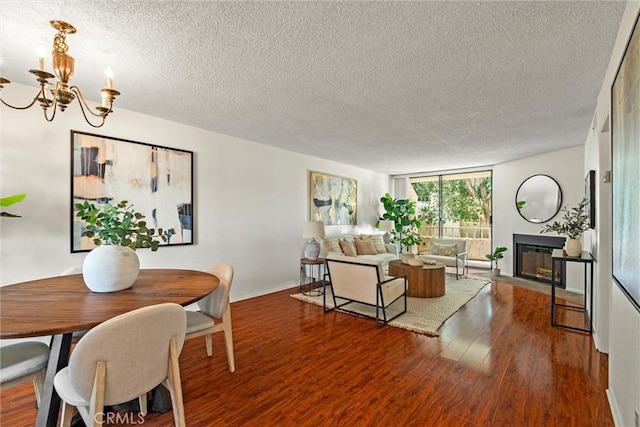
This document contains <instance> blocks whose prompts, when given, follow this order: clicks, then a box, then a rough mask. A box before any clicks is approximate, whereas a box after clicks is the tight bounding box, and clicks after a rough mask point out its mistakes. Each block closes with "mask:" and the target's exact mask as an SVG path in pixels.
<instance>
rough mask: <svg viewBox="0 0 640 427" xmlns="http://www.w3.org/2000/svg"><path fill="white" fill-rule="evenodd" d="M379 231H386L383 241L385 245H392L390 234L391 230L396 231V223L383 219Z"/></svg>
mask: <svg viewBox="0 0 640 427" xmlns="http://www.w3.org/2000/svg"><path fill="white" fill-rule="evenodd" d="M379 229H380V231H384V232H385V233H384V236H382V240H384V243H385V244H387V243H391V233H389V232H390V231H391V230H393V229H394V223H393V221H390V220H388V219H383V220H381V221H380V225H379Z"/></svg>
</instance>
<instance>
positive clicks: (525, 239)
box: [513, 234, 565, 288]
mask: <svg viewBox="0 0 640 427" xmlns="http://www.w3.org/2000/svg"><path fill="white" fill-rule="evenodd" d="M564 242H565V238H564V237H555V236H536V235H530V234H514V235H513V247H514V249H515V256H514V257H513V275H514V277H522V278H523V279H527V280H533V281H535V282H540V283H545V284H548V285H550V284H551V252H553V250H554V249H562V247H563V246H564ZM560 270H562V272H561V271H560ZM555 282H556V285H557V286H559V287H562V288H564V287H565V278H564V269H557V270H556V278H555Z"/></svg>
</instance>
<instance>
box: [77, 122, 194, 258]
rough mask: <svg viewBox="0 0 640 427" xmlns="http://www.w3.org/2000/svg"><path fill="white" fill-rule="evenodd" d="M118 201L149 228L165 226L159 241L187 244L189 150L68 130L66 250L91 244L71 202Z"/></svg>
mask: <svg viewBox="0 0 640 427" xmlns="http://www.w3.org/2000/svg"><path fill="white" fill-rule="evenodd" d="M122 200H126V201H128V202H129V204H130V205H133V206H135V210H136V211H138V212H141V213H142V214H144V215H145V217H146V218H145V220H146V221H147V223H148V225H149V227H150V228H162V229H165V230H169V236H168V242H167V243H165V244H164V245H171V246H173V245H190V244H193V239H194V234H193V233H194V228H193V225H194V216H193V215H194V214H193V212H194V209H193V152H191V151H186V150H179V149H175V148H168V147H162V146H159V145H152V144H146V143H142V142H135V141H129V140H126V139H120V138H112V137H108V136H103V135H95V134H91V133H86V132H80V131H75V130H72V131H71V252H84V251H89V250H91V249H93V248H94V247H95V245H94V244H93V241H92V240H91V239H90V238H88V237H86V236H85V235H84V224H83V223H82V221H81V220H80V219H79V218H77V217H76V212H77V211H76V209H75V204H76V203H81V202H84V201H89V202H91V203H94V204H95V205H97V206H100V205H101V204H106V203H111V204H117V203H119V202H120V201H122Z"/></svg>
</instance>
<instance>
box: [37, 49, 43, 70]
mask: <svg viewBox="0 0 640 427" xmlns="http://www.w3.org/2000/svg"><path fill="white" fill-rule="evenodd" d="M37 53H38V69H39V70H40V71H44V55H45V51H44V48H43V47H42V46H38V51H37Z"/></svg>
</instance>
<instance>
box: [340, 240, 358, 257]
mask: <svg viewBox="0 0 640 427" xmlns="http://www.w3.org/2000/svg"><path fill="white" fill-rule="evenodd" d="M339 244H340V249H342V253H343V254H345V255H346V256H358V253H357V252H356V246H355V245H354V243H353V242H347V241H346V240H344V239H340V242H339Z"/></svg>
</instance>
